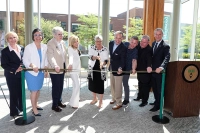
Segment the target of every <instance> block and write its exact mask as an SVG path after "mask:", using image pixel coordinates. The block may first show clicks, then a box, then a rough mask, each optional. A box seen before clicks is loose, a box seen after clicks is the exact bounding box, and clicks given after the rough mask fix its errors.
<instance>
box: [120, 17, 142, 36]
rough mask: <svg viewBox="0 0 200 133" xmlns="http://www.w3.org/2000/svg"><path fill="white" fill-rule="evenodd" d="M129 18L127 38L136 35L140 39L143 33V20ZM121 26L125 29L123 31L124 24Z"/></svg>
mask: <svg viewBox="0 0 200 133" xmlns="http://www.w3.org/2000/svg"><path fill="white" fill-rule="evenodd" d="M129 19H130V25H129V27H128V38H131V37H132V36H138V38H139V40H140V39H141V38H142V34H143V20H142V19H135V18H129ZM123 28H124V29H125V31H126V30H127V27H126V25H124V26H123Z"/></svg>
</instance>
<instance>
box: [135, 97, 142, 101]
mask: <svg viewBox="0 0 200 133" xmlns="http://www.w3.org/2000/svg"><path fill="white" fill-rule="evenodd" d="M140 99H141V98H139V97H137V98H135V99H133V100H134V101H140Z"/></svg>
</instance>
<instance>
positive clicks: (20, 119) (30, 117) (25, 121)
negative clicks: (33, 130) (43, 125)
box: [15, 116, 35, 125]
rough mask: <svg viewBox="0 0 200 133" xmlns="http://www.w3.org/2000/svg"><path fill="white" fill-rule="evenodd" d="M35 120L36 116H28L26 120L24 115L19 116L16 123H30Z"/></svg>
mask: <svg viewBox="0 0 200 133" xmlns="http://www.w3.org/2000/svg"><path fill="white" fill-rule="evenodd" d="M34 121H35V117H34V116H27V120H24V119H23V117H19V118H17V119H16V120H15V124H16V125H28V124H30V123H32V122H34Z"/></svg>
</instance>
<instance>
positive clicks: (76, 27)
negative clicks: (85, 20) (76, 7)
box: [72, 23, 80, 32]
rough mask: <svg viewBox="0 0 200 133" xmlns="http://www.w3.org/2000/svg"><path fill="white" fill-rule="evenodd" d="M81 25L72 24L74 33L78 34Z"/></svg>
mask: <svg viewBox="0 0 200 133" xmlns="http://www.w3.org/2000/svg"><path fill="white" fill-rule="evenodd" d="M79 25H80V24H78V23H72V32H76V31H77V30H78V26H79Z"/></svg>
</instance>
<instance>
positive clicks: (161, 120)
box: [152, 70, 169, 124]
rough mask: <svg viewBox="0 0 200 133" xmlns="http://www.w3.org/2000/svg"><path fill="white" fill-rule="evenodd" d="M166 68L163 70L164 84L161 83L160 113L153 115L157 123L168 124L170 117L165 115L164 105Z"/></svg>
mask: <svg viewBox="0 0 200 133" xmlns="http://www.w3.org/2000/svg"><path fill="white" fill-rule="evenodd" d="M165 76H166V74H165V70H163V71H162V85H161V97H160V113H159V115H155V116H153V117H152V120H153V121H154V122H156V123H160V124H167V123H169V118H167V117H166V116H163V105H164V88H165Z"/></svg>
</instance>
